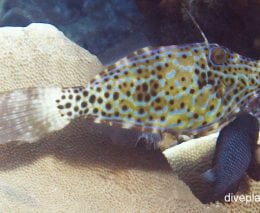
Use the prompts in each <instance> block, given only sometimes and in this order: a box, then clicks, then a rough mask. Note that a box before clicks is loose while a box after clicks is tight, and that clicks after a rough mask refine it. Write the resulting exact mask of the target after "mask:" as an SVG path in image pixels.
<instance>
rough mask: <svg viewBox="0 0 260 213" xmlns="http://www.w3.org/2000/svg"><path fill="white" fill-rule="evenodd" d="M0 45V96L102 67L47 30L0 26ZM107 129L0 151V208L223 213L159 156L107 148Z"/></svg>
mask: <svg viewBox="0 0 260 213" xmlns="http://www.w3.org/2000/svg"><path fill="white" fill-rule="evenodd" d="M0 42H1V53H0V76H1V77H0V91H1V92H3V91H7V90H13V89H18V88H23V87H33V86H51V85H59V86H76V85H84V84H85V83H86V82H87V81H89V80H90V79H91V78H92V77H93V76H94V75H95V74H97V73H98V72H99V71H100V70H101V69H102V65H101V63H100V62H99V61H98V59H97V58H96V57H95V56H93V55H91V54H90V53H89V52H88V51H86V50H84V49H82V48H80V47H79V46H77V45H76V44H74V43H72V42H71V41H70V40H69V39H67V38H66V37H65V36H64V35H63V33H61V32H60V31H58V30H57V29H56V28H54V27H53V26H50V25H44V24H32V25H29V26H28V27H26V28H1V29H0ZM111 131H113V129H111V128H110V127H106V126H102V125H93V124H92V123H88V122H86V121H75V122H74V123H73V124H71V125H69V126H68V127H66V128H65V129H64V130H63V131H60V132H58V133H55V134H52V135H49V136H47V137H46V138H44V139H42V140H41V141H39V142H38V143H34V144H22V145H17V144H7V145H2V146H0V198H1V199H0V209H1V210H2V211H11V210H12V211H13V210H14V209H15V210H17V211H20V212H35V211H37V212H43V211H45V212H46V211H47V212H48V211H52V212H64V211H65V212H140V211H142V212H158V211H161V212H185V211H186V212H200V211H206V210H208V211H211V212H225V209H224V208H223V207H221V206H219V205H218V206H216V205H211V206H208V205H203V204H202V203H201V202H200V201H199V200H198V199H197V198H196V197H195V196H194V195H193V194H192V193H191V191H190V189H189V188H188V186H187V185H185V184H184V183H183V182H182V181H181V180H179V179H178V178H177V176H176V175H175V174H174V173H173V172H172V170H171V169H170V167H169V165H168V163H167V161H166V159H165V158H164V157H163V155H162V154H161V153H160V152H148V151H145V150H144V149H126V148H123V147H120V146H115V145H111V144H110V142H109V141H110V139H109V138H110V137H109V136H110V134H111ZM195 150H196V149H195ZM190 153H193V150H191V151H190ZM194 155H196V154H194ZM197 165H198V164H197ZM180 166H182V165H180ZM179 169H180V170H181V167H180V168H179ZM183 169H184V170H185V168H183ZM191 176H192V174H191Z"/></svg>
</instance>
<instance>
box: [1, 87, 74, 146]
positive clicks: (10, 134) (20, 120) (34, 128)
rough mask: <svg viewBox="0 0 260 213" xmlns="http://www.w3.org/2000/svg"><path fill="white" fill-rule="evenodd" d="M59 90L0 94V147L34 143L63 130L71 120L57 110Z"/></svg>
mask: <svg viewBox="0 0 260 213" xmlns="http://www.w3.org/2000/svg"><path fill="white" fill-rule="evenodd" d="M61 96H62V89H61V88H58V87H53V88H30V89H24V90H23V89H22V90H16V91H13V92H6V93H0V144H4V143H7V142H10V141H26V142H35V141H37V140H38V139H40V138H42V137H43V136H44V135H45V134H47V133H50V132H53V131H57V130H60V129H62V128H63V127H65V126H66V125H67V124H68V123H69V122H70V120H71V119H72V118H70V117H67V116H63V117H62V115H61V113H60V110H59V108H58V107H57V105H58V102H59V99H60V98H61Z"/></svg>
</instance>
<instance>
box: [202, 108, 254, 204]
mask: <svg viewBox="0 0 260 213" xmlns="http://www.w3.org/2000/svg"><path fill="white" fill-rule="evenodd" d="M258 132H259V124H258V120H257V118H255V117H254V116H252V115H250V114H248V113H241V114H240V115H238V117H237V118H236V119H235V120H234V121H233V122H231V123H230V124H229V125H227V126H225V127H224V128H223V129H222V130H221V131H220V134H219V136H218V139H217V144H216V151H215V154H214V158H213V162H212V169H209V170H208V171H206V172H205V173H204V174H203V177H204V178H205V179H206V180H207V181H208V182H211V183H212V185H213V196H214V199H216V200H218V199H221V198H223V197H224V195H226V194H227V193H236V191H237V189H238V186H239V182H240V180H241V179H242V177H243V176H244V174H245V173H246V171H247V170H248V169H249V167H251V164H252V163H255V157H254V156H255V150H256V146H257V140H258Z"/></svg>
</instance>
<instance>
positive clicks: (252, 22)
mask: <svg viewBox="0 0 260 213" xmlns="http://www.w3.org/2000/svg"><path fill="white" fill-rule="evenodd" d="M1 2H3V4H2V6H0V26H27V25H28V24H30V23H32V22H43V23H50V24H53V25H55V26H56V27H57V28H58V29H60V30H61V31H63V32H64V34H65V35H66V36H67V37H69V38H70V39H72V40H73V41H75V42H76V43H77V44H79V45H80V46H82V47H84V48H86V49H88V50H89V51H90V52H91V53H93V54H95V55H97V56H98V57H99V58H100V60H101V61H102V62H103V63H104V64H108V63H111V62H113V61H115V60H116V59H118V58H120V57H121V56H124V55H126V54H128V53H129V52H131V51H133V50H136V49H138V48H141V47H144V46H149V45H153V46H158V45H169V44H183V43H189V42H201V41H203V39H202V37H201V35H200V33H199V32H198V30H197V29H196V27H195V26H194V24H193V23H192V22H191V20H190V19H189V18H188V16H187V14H185V11H184V6H185V7H189V10H190V11H191V13H192V14H193V15H194V17H195V18H196V20H197V21H198V23H199V24H200V26H201V28H202V30H203V31H204V33H205V34H206V36H207V37H208V39H209V41H210V42H217V43H219V44H222V45H224V46H227V47H229V48H231V49H232V50H234V51H236V52H239V53H241V54H243V55H245V56H250V57H254V58H257V57H258V58H259V56H260V27H259V26H260V4H259V3H257V1H250V2H249V3H248V1H246V2H247V3H245V1H238V2H237V3H234V2H235V1H222V0H217V1H216V0H212V1H188V0H187V1H182V2H184V3H185V2H186V5H185V4H182V5H181V4H180V3H179V2H181V1H172V0H169V1H167V0H23V1H21V0H5V1H1ZM191 2H192V3H191Z"/></svg>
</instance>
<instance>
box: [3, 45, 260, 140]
mask: <svg viewBox="0 0 260 213" xmlns="http://www.w3.org/2000/svg"><path fill="white" fill-rule="evenodd" d="M259 74H260V61H259V60H253V59H250V58H246V57H244V56H241V55H239V54H237V53H235V52H232V51H231V50H229V49H228V48H226V47H223V46H220V45H218V44H214V43H207V42H203V43H192V44H184V45H171V46H161V47H146V48H143V49H140V50H137V51H135V52H133V53H132V54H130V55H128V56H126V57H124V58H122V59H120V60H119V61H117V62H116V63H115V64H113V65H110V66H108V67H107V68H105V69H104V70H103V71H102V72H101V73H100V74H98V75H97V76H96V77H95V78H94V79H93V80H92V81H90V82H89V83H87V85H86V86H85V87H81V86H78V87H73V88H60V87H52V88H28V89H21V90H16V91H10V92H5V93H1V94H0V143H5V142H8V141H28V142H33V141H37V140H38V139H40V138H42V137H43V136H44V135H45V134H47V133H50V132H53V131H57V130H60V129H62V128H64V127H65V126H66V125H68V124H69V123H70V122H71V121H72V120H74V119H76V118H79V117H82V118H86V119H90V120H93V121H94V122H95V123H107V124H108V125H113V126H115V127H120V128H128V129H130V128H134V129H137V130H140V131H143V132H151V133H162V132H170V133H172V134H184V135H197V134H200V133H201V132H204V131H208V130H209V129H212V128H216V127H217V126H219V125H220V124H222V123H223V122H225V121H228V120H230V119H231V118H233V117H234V116H235V115H236V114H237V113H238V112H239V111H240V110H242V109H243V108H245V107H246V105H247V103H249V102H251V101H252V100H253V99H255V97H256V96H257V95H258V94H259V93H260V80H259V76H260V75H259Z"/></svg>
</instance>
